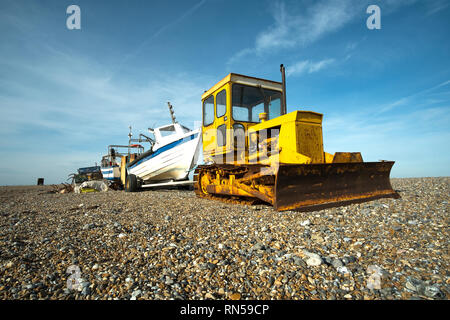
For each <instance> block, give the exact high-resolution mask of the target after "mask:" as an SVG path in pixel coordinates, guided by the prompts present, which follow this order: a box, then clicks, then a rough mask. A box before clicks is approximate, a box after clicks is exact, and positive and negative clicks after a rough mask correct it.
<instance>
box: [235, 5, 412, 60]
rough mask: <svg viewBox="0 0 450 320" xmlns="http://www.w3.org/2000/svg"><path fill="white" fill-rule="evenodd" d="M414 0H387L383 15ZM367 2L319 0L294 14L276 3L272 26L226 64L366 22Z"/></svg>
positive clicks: (292, 10) (309, 42)
mask: <svg viewBox="0 0 450 320" xmlns="http://www.w3.org/2000/svg"><path fill="white" fill-rule="evenodd" d="M416 1H417V0H387V1H384V2H383V4H382V10H383V15H384V14H390V13H392V12H394V11H395V10H397V9H398V8H400V7H402V6H406V5H410V4H412V3H414V2H416ZM372 2H373V1H370V0H321V1H314V2H312V3H313V4H312V5H311V6H309V7H303V8H301V9H302V11H301V12H299V13H295V10H296V9H298V8H297V7H296V6H290V7H289V8H286V5H285V3H284V2H281V1H276V2H275V3H274V4H273V5H272V7H271V8H270V13H271V14H272V17H273V20H274V22H273V24H272V25H270V26H269V27H267V28H265V29H264V30H262V31H261V32H259V33H258V34H257V35H256V38H255V44H254V46H253V47H250V48H244V49H241V50H239V51H238V52H237V53H236V54H234V55H233V56H231V58H230V59H229V60H228V63H227V64H228V65H231V64H233V63H236V62H238V61H239V60H241V59H243V58H244V57H246V56H248V55H251V54H256V55H260V56H261V55H266V54H267V53H270V52H276V51H280V50H283V49H289V48H297V47H306V46H307V45H310V44H312V43H314V42H316V41H318V40H320V39H321V38H323V37H324V36H326V35H328V34H332V33H334V32H337V31H339V30H340V29H341V28H343V27H344V26H345V25H347V24H349V23H351V22H352V21H354V20H355V19H356V18H358V17H361V19H362V20H361V21H362V22H361V23H365V20H364V19H365V17H366V11H365V9H366V8H367V6H368V5H369V4H372Z"/></svg>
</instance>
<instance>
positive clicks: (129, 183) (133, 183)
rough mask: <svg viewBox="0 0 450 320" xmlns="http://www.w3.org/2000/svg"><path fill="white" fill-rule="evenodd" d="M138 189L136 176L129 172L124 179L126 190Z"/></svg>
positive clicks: (134, 190)
mask: <svg viewBox="0 0 450 320" xmlns="http://www.w3.org/2000/svg"><path fill="white" fill-rule="evenodd" d="M137 189H138V183H137V178H136V176H135V175H134V174H129V175H128V176H127V179H126V181H125V191H126V192H136V191H137Z"/></svg>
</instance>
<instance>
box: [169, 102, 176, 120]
mask: <svg viewBox="0 0 450 320" xmlns="http://www.w3.org/2000/svg"><path fill="white" fill-rule="evenodd" d="M167 106H168V107H169V111H170V116H171V117H172V123H173V124H175V123H177V120H176V119H175V112H174V111H173V106H172V105H171V104H170V102H167Z"/></svg>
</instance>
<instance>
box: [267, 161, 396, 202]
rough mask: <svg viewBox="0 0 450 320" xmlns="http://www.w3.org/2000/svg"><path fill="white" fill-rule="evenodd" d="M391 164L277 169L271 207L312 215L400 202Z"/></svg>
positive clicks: (329, 165)
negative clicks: (367, 204)
mask: <svg viewBox="0 0 450 320" xmlns="http://www.w3.org/2000/svg"><path fill="white" fill-rule="evenodd" d="M393 165H394V161H382V162H352V163H327V164H305V165H295V164H293V165H289V164H282V165H280V167H279V168H278V172H277V175H276V179H275V199H274V207H275V209H276V210H278V211H285V210H295V211H314V210H322V209H325V208H330V207H338V206H344V205H348V204H352V203H360V202H366V201H371V200H375V199H380V198H395V199H397V198H400V195H399V194H398V193H397V192H395V191H394V190H393V189H392V186H391V183H390V180H389V174H390V171H391V168H392V166H393Z"/></svg>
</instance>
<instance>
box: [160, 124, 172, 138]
mask: <svg viewBox="0 0 450 320" xmlns="http://www.w3.org/2000/svg"><path fill="white" fill-rule="evenodd" d="M159 132H160V133H161V136H163V137H167V136H170V135H172V134H174V133H175V127H174V126H167V127H164V128H160V129H159Z"/></svg>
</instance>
